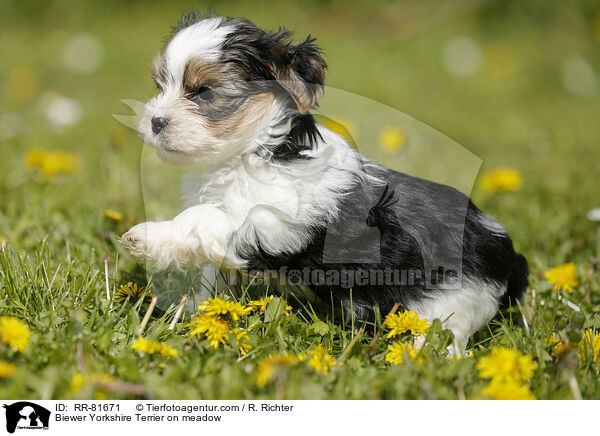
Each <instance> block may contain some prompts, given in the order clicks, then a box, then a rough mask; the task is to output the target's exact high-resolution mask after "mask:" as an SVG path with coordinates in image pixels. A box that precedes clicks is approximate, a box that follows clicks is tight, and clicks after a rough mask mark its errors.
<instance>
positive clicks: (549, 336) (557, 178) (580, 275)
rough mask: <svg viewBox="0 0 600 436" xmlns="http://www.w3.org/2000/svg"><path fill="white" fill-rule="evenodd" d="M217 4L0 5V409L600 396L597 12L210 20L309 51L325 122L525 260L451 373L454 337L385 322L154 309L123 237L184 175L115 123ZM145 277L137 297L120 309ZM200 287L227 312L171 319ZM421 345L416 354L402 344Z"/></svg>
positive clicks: (348, 4) (312, 314)
mask: <svg viewBox="0 0 600 436" xmlns="http://www.w3.org/2000/svg"><path fill="white" fill-rule="evenodd" d="M204 6H205V5H204V3H202V4H200V3H199V2H193V1H173V2H161V1H146V2H142V1H127V2H123V1H116V0H105V1H99V0H98V1H92V0H90V1H82V2H72V1H66V0H56V1H41V0H31V1H26V2H24V1H17V0H2V2H0V49H1V57H0V59H1V60H0V147H1V148H0V153H1V154H0V238H2V239H1V240H0V244H1V246H2V248H1V249H0V397H1V398H7V399H8V398H10V399H17V398H19V399H65V398H71V399H73V398H77V399H82V398H106V399H111V398H125V399H128V398H156V399H259V398H270V399H481V398H497V399H502V398H537V399H582V398H583V399H597V398H600V383H598V377H599V375H600V360H598V361H596V360H597V358H598V354H599V351H600V336H597V333H596V328H597V326H598V325H600V316H599V311H600V310H599V309H600V271H599V270H600V260H599V259H600V222H595V221H593V220H592V219H590V217H589V216H588V212H589V211H591V210H593V209H595V208H598V207H600V179H599V174H600V123H599V122H598V120H599V119H600V89H599V88H600V5H598V4H597V2H594V1H591V0H590V1H586V0H580V1H574V2H559V1H544V2H540V1H535V0H531V1H516V0H514V1H513V0H511V1H476V0H457V1H452V2H444V1H438V0H425V1H416V0H409V1H395V2H394V1H383V0H381V1H376V2H359V1H357V0H350V1H341V0H328V1H325V0H323V1H317V0H307V1H302V2H300V1H298V2H292V1H287V0H285V1H281V2H277V3H276V4H273V3H272V2H267V1H263V0H258V1H253V2H242V1H223V2H218V3H217V2H215V3H213V4H212V5H211V8H212V9H213V10H214V11H215V12H216V13H218V14H219V15H227V16H241V17H246V18H249V19H251V20H252V21H253V22H255V23H256V24H258V25H259V26H261V27H263V28H266V29H277V28H278V27H279V26H286V27H288V28H290V29H292V30H294V34H295V35H296V37H297V38H303V37H305V36H306V35H308V34H312V35H313V36H315V37H317V43H318V44H319V45H320V46H321V47H322V48H323V50H324V52H325V58H326V61H327V63H328V75H327V85H328V86H329V87H330V89H328V90H326V92H325V97H324V99H323V104H322V105H321V109H319V111H320V112H319V111H317V112H318V114H320V115H321V116H323V117H324V118H322V119H323V122H324V123H329V125H330V126H331V127H332V128H341V129H342V131H343V132H345V133H347V134H350V135H352V136H353V137H354V139H355V141H356V146H357V147H358V148H359V149H360V150H361V152H364V153H365V154H367V155H368V156H371V157H373V158H376V159H378V160H381V161H382V162H391V165H393V166H397V167H398V168H400V169H403V170H406V171H407V172H411V170H414V172H415V173H416V175H422V176H427V177H431V178H434V179H436V178H437V179H439V180H442V181H448V182H449V183H452V182H454V184H455V185H457V187H460V188H461V189H462V190H463V191H465V192H468V193H470V194H471V196H472V198H473V200H474V202H475V203H476V204H477V205H478V206H479V207H480V208H481V209H482V210H483V211H484V212H486V213H488V214H489V215H491V216H493V217H495V218H496V219H497V220H498V221H499V222H501V223H502V224H503V225H504V226H505V227H506V229H507V230H508V232H509V234H510V236H511V238H512V239H513V241H514V243H515V246H516V249H517V250H518V251H519V252H521V253H523V254H524V255H525V256H526V257H527V259H528V261H529V265H530V281H531V285H530V287H529V289H528V292H527V294H526V296H525V298H524V299H523V301H521V302H520V304H519V305H518V306H516V307H513V308H512V309H511V310H510V311H506V312H504V313H503V314H502V315H499V316H498V317H497V318H495V319H494V320H491V321H490V323H489V325H488V326H486V327H485V328H484V329H482V330H481V331H480V332H478V333H477V334H476V335H475V336H474V337H473V338H472V339H471V342H470V343H469V345H468V347H467V354H466V355H465V356H461V357H460V358H457V359H450V358H448V356H447V352H446V349H447V346H448V345H449V344H450V343H451V342H452V337H451V333H450V332H448V331H445V330H443V329H442V326H441V325H440V323H439V322H432V323H429V324H428V328H426V329H425V330H423V329H422V326H421V327H419V326H417V325H416V324H415V322H416V320H414V319H413V320H412V321H411V322H412V323H413V325H412V328H409V329H408V331H405V332H401V331H400V332H397V333H398V334H397V335H394V331H393V329H392V328H391V325H392V322H391V321H388V322H384V320H385V316H386V315H387V314H377V315H376V316H375V322H372V323H364V322H361V321H359V320H354V319H350V320H347V319H345V320H344V322H340V320H339V317H338V316H337V315H336V313H332V312H336V310H338V309H337V308H333V310H331V309H327V308H325V309H323V308H320V307H315V306H314V304H312V303H311V302H309V301H308V300H306V299H304V298H302V297H301V296H300V295H297V294H295V293H294V292H293V290H289V292H286V293H284V296H283V297H278V296H277V295H278V294H271V291H272V289H271V288H270V287H267V286H263V287H256V286H252V287H250V288H251V289H250V288H247V287H242V289H241V290H238V292H233V291H232V289H230V288H229V287H228V286H225V285H223V284H222V283H217V284H215V283H213V284H211V283H203V285H202V289H200V286H199V284H198V282H197V281H196V282H193V281H192V282H193V284H192V285H189V287H187V288H186V287H180V288H178V289H177V290H176V291H177V292H176V295H174V296H172V297H173V298H171V300H169V301H168V302H167V303H163V302H162V301H161V300H159V301H161V302H160V303H159V304H157V305H156V307H154V304H153V302H152V297H151V295H150V294H152V295H155V294H157V293H158V289H157V288H153V286H154V285H153V282H152V280H150V282H148V278H149V276H148V275H147V274H146V270H145V268H144V265H141V264H139V262H138V261H136V259H134V258H133V257H131V256H130V255H129V254H128V253H127V251H126V250H125V249H124V248H123V247H121V245H120V244H119V242H118V239H119V237H120V236H121V235H122V234H123V233H124V232H126V231H127V230H128V229H129V228H130V227H131V226H133V225H134V224H137V223H140V222H143V221H145V220H146V219H150V218H152V217H154V216H156V215H158V214H159V213H160V211H161V210H163V209H161V208H162V207H163V206H161V203H157V204H154V203H152V202H150V201H148V200H149V199H148V196H147V193H148V192H155V188H156V186H158V187H159V188H163V189H162V190H161V189H158V190H156V192H157V195H159V196H160V194H161V193H162V194H163V195H164V196H165V197H166V198H164V201H165V202H168V201H170V203H168V205H169V207H173V208H175V209H176V208H177V207H179V205H180V204H179V203H178V202H176V201H175V202H174V201H173V199H174V198H176V197H177V192H178V191H179V186H178V184H177V183H176V181H177V180H178V175H173V174H171V173H168V171H170V170H168V169H165V170H164V171H166V173H165V174H166V175H165V176H164V177H165V178H161V177H162V176H161V177H159V176H158V174H160V171H163V170H161V169H157V170H156V171H157V173H156V176H155V177H152V176H153V173H152V171H148V170H149V169H154V166H153V165H155V163H154V161H153V160H152V159H153V155H152V153H150V152H149V151H148V150H146V149H145V147H144V146H143V144H142V140H141V139H140V138H139V137H138V135H137V133H136V132H135V131H134V130H133V129H131V128H129V127H127V126H126V125H124V124H123V123H121V122H119V121H117V119H115V118H114V117H113V114H117V115H126V116H131V115H133V113H132V109H131V108H130V107H128V106H127V105H126V104H124V103H123V102H122V100H127V99H129V100H136V101H141V102H143V101H146V100H147V99H148V98H150V97H151V96H152V95H154V93H155V92H156V90H155V87H154V84H153V83H152V81H151V79H150V77H149V72H148V65H149V61H150V59H151V57H152V56H153V55H154V54H155V53H156V52H157V51H158V50H159V49H160V48H161V46H162V41H163V40H164V38H165V37H166V36H167V35H168V33H169V30H170V27H171V26H173V25H174V24H175V23H176V22H177V20H178V18H179V17H180V15H181V13H182V11H185V10H189V9H190V8H193V7H196V8H199V9H202V8H203V7H204ZM342 98H348V100H347V101H348V102H350V103H349V104H341V103H340V102H341V101H342ZM355 102H356V104H355ZM370 108H377V110H381V111H382V113H383V114H384V115H382V116H381V117H379V119H378V122H368V120H369V118H368V115H369V114H372V113H374V112H372V111H371V110H370ZM373 110H375V109H373ZM388 116H389V118H386V117H388ZM371 118H373V117H371ZM332 120H334V121H335V123H334V122H333V121H332ZM428 147H429V148H428ZM407 162H410V163H411V164H410V165H408V164H407ZM499 168H500V169H504V172H500V173H494V172H493V171H495V170H497V169H499ZM507 171H508V173H507ZM507 174H508V175H507ZM165 181H168V183H167V182H165ZM145 194H146V195H145ZM153 198H154V197H153ZM165 218H168V216H167V217H165ZM592 218H593V217H592ZM561 265H567V266H565V267H563V269H561V270H558V271H557V270H554V272H553V273H550V274H548V271H550V270H552V269H553V268H555V267H559V266H561ZM190 274H191V273H190ZM130 283H131V285H129V284H130ZM134 285H136V286H137V289H138V291H139V289H140V288H142V287H146V288H144V290H142V291H141V292H137V293H133V294H132V295H129V296H127V293H126V292H124V291H123V290H122V287H124V288H125V289H130V288H129V286H134ZM182 286H183V285H182ZM146 291H147V292H148V295H146V294H145V292H146ZM200 291H202V292H203V295H208V294H210V295H214V296H219V297H221V298H223V299H224V300H225V301H227V302H229V303H230V304H229V303H228V304H225V305H226V306H227V308H226V309H224V312H223V313H224V315H223V314H222V315H219V316H213V317H212V318H206V317H209V316H211V315H207V310H205V311H204V312H205V313H204V315H202V314H201V313H200V312H198V311H195V310H191V311H190V310H184V311H183V312H181V311H180V313H178V309H179V306H180V301H181V300H180V298H181V296H182V295H184V294H188V295H190V298H189V300H188V304H187V306H186V307H187V308H188V309H189V308H190V307H192V308H195V307H196V306H198V305H199V304H201V302H200V301H196V297H195V296H194V295H197V294H198V293H199V292H200ZM268 295H275V296H274V297H273V298H269V297H267V296H268ZM261 297H262V298H263V299H264V298H265V297H266V301H265V300H263V302H264V303H265V304H264V305H262V306H261V304H259V303H257V301H259V299H260V298H261ZM252 301H254V303H251V302H252ZM236 303H237V305H236ZM288 305H289V307H287V306H288ZM205 309H206V308H205ZM338 311H339V310H338ZM238 312H239V314H238ZM338 315H339V314H338ZM398 316H403V315H402V314H400V315H398ZM17 320H19V321H17ZM219 323H221V324H219ZM409 324H410V323H409ZM219 329H221V330H219ZM415 330H423V331H422V333H423V334H424V335H425V336H426V341H425V346H424V347H423V348H422V349H421V350H420V351H418V350H413V349H411V348H410V346H408V345H404V344H410V343H411V342H412V340H413V339H414V337H415V334H416V332H415ZM219 332H221V333H219ZM140 338H143V339H142V340H140ZM211 338H212V339H211ZM215 338H217V339H215ZM219 338H221V340H220V339H219ZM144 340H147V341H151V342H145V341H144ZM398 344H402V345H398ZM132 345H133V347H132Z"/></svg>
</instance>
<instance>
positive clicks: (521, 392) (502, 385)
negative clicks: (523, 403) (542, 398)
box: [481, 379, 535, 400]
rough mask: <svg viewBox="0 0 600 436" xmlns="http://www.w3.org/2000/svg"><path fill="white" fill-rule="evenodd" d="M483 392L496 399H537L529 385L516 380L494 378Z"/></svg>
mask: <svg viewBox="0 0 600 436" xmlns="http://www.w3.org/2000/svg"><path fill="white" fill-rule="evenodd" d="M481 393H482V394H483V395H486V396H488V397H491V398H493V399H494V400H535V397H534V396H533V395H532V394H531V391H530V390H529V387H527V386H526V385H523V384H521V383H519V382H518V381H515V380H497V379H494V380H492V381H491V382H490V384H489V385H487V386H486V387H485V388H483V389H482V390H481Z"/></svg>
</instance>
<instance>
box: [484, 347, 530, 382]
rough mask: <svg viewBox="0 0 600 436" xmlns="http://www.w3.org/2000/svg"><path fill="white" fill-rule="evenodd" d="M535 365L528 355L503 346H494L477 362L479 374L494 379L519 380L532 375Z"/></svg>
mask: <svg viewBox="0 0 600 436" xmlns="http://www.w3.org/2000/svg"><path fill="white" fill-rule="evenodd" d="M536 367H537V365H536V364H535V362H534V361H533V359H532V358H531V356H529V355H524V354H522V353H521V352H520V351H518V350H514V349H512V348H505V347H494V348H492V351H491V353H490V354H488V355H487V356H483V357H481V358H480V359H479V361H478V362H477V366H476V368H477V369H478V370H479V375H480V376H481V377H485V378H491V379H494V380H499V381H502V382H505V381H514V382H521V381H524V380H529V379H530V378H531V377H533V371H534V370H535V368H536Z"/></svg>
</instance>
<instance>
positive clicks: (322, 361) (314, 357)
mask: <svg viewBox="0 0 600 436" xmlns="http://www.w3.org/2000/svg"><path fill="white" fill-rule="evenodd" d="M303 357H304V359H301V358H300V357H299V359H298V360H302V361H304V360H306V359H308V362H307V363H308V366H312V367H313V368H314V369H315V370H317V371H320V372H324V373H325V374H327V373H328V372H329V370H330V369H331V368H332V367H334V366H335V365H336V364H337V362H336V361H335V359H334V358H333V357H332V356H330V355H329V353H328V352H327V350H326V349H325V348H323V346H322V345H321V344H319V345H317V346H316V347H315V348H313V349H312V350H310V351H308V352H307V353H306V354H305V356H303ZM309 357H310V358H309Z"/></svg>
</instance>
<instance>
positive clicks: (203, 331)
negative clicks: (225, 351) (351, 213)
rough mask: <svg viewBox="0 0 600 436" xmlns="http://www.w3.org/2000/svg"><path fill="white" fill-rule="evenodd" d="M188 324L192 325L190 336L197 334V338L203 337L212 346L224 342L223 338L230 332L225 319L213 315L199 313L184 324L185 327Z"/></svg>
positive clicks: (215, 346) (216, 346) (214, 346)
mask: <svg viewBox="0 0 600 436" xmlns="http://www.w3.org/2000/svg"><path fill="white" fill-rule="evenodd" d="M189 326H192V327H193V329H192V330H191V331H190V336H197V337H198V338H199V339H201V338H203V337H205V338H206V339H208V343H209V345H210V346H211V347H213V348H218V347H219V344H225V339H226V338H227V335H228V334H229V332H230V331H229V323H228V322H227V320H225V319H223V318H219V317H216V316H213V315H206V314H199V315H197V316H196V318H195V319H194V320H193V321H192V322H191V323H189V324H188V325H186V327H189Z"/></svg>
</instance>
